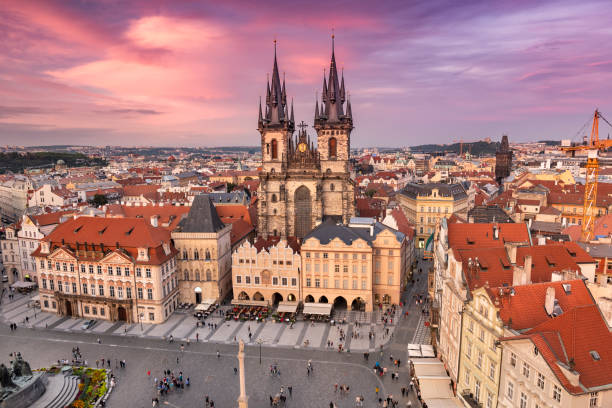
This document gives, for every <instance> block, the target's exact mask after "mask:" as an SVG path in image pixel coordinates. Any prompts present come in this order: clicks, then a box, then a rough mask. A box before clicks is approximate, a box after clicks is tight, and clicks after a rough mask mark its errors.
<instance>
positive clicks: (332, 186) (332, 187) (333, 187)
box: [329, 183, 336, 191]
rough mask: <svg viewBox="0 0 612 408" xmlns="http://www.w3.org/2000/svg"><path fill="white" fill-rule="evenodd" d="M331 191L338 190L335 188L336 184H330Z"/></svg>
mask: <svg viewBox="0 0 612 408" xmlns="http://www.w3.org/2000/svg"><path fill="white" fill-rule="evenodd" d="M329 189H330V190H331V191H334V190H335V189H336V186H334V183H332V184H330V185H329Z"/></svg>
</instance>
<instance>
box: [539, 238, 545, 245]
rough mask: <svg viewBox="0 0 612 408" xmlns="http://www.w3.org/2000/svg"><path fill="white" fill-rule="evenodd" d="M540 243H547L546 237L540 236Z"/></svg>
mask: <svg viewBox="0 0 612 408" xmlns="http://www.w3.org/2000/svg"><path fill="white" fill-rule="evenodd" d="M538 245H546V237H538Z"/></svg>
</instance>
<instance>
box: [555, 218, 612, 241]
mask: <svg viewBox="0 0 612 408" xmlns="http://www.w3.org/2000/svg"><path fill="white" fill-rule="evenodd" d="M578 217H580V218H582V216H578ZM563 233H564V234H567V235H569V236H570V238H571V239H572V241H579V240H580V236H581V235H582V226H581V225H572V226H571V227H567V228H566V229H564V230H563ZM610 234H612V214H607V215H602V216H601V217H597V218H596V219H595V236H598V235H603V236H608V235H610Z"/></svg>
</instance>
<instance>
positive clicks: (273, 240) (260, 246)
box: [253, 237, 301, 254]
mask: <svg viewBox="0 0 612 408" xmlns="http://www.w3.org/2000/svg"><path fill="white" fill-rule="evenodd" d="M279 242H280V237H268V239H265V238H263V237H259V238H257V240H256V241H255V243H253V246H254V247H255V248H257V252H258V253H259V252H261V251H262V250H266V251H269V249H270V248H272V247H273V246H274V245H277V244H278V243H279ZM287 245H288V246H289V247H290V248H291V249H293V252H295V253H296V254H299V253H300V248H301V245H300V243H299V242H298V239H297V238H296V237H287Z"/></svg>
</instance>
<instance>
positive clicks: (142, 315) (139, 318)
mask: <svg viewBox="0 0 612 408" xmlns="http://www.w3.org/2000/svg"><path fill="white" fill-rule="evenodd" d="M143 318H144V312H140V314H139V315H138V320H140V331H141V332H142V330H143V329H142V319H143Z"/></svg>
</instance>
